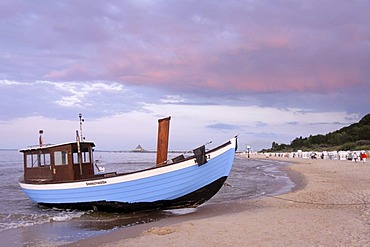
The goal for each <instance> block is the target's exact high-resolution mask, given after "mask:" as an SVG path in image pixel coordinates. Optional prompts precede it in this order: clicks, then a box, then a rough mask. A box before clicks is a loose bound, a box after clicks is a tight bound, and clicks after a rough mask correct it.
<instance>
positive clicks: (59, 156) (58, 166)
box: [53, 151, 73, 181]
mask: <svg viewBox="0 0 370 247" xmlns="http://www.w3.org/2000/svg"><path fill="white" fill-rule="evenodd" d="M69 156H72V154H71V153H70V152H68V151H54V166H53V178H54V181H66V180H73V166H72V158H71V157H69Z"/></svg>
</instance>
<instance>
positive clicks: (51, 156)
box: [19, 114, 237, 212]
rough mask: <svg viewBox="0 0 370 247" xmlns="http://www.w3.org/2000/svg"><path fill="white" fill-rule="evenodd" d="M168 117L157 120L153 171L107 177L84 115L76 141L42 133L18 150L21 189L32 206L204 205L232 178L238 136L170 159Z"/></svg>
mask: <svg viewBox="0 0 370 247" xmlns="http://www.w3.org/2000/svg"><path fill="white" fill-rule="evenodd" d="M170 119H171V118H170V117H167V118H163V119H159V120H158V139H157V157H156V163H155V164H153V167H151V168H148V169H143V170H138V171H134V172H129V173H117V172H108V173H106V172H104V171H103V170H102V169H101V167H99V166H97V164H96V163H94V158H93V154H94V152H93V151H94V147H95V144H94V143H93V142H90V141H85V138H84V137H83V136H82V121H83V119H82V118H81V114H80V133H79V132H78V131H76V140H75V141H72V142H67V143H62V144H58V145H50V144H49V145H46V144H44V143H43V138H42V134H43V133H42V131H40V138H39V145H37V146H31V147H28V148H25V149H21V150H20V152H22V153H23V156H24V176H23V177H22V178H21V179H20V180H19V185H20V187H21V188H22V190H23V191H24V193H25V194H26V195H27V196H28V197H29V198H30V199H31V200H32V201H33V202H34V203H36V204H39V205H43V206H47V207H56V208H64V209H80V210H96V211H105V212H112V211H114V212H134V211H146V210H162V209H175V208H182V207H196V206H198V205H201V204H202V203H204V202H206V201H207V200H209V199H210V198H211V197H212V196H214V195H215V194H216V193H217V192H218V191H219V190H220V188H221V187H222V185H223V184H224V182H225V180H226V179H227V177H228V176H229V173H230V170H231V168H232V165H233V160H234V154H235V151H236V149H237V137H233V138H231V139H230V140H228V141H227V142H225V143H224V144H222V145H220V146H218V147H216V148H213V149H211V150H206V149H205V145H202V146H200V147H198V148H196V149H194V150H193V151H192V152H191V154H190V155H189V154H188V155H184V154H181V155H179V156H177V157H175V158H173V159H169V160H168V159H167V154H168V139H169V138H168V137H169V123H170ZM153 163H154V162H153Z"/></svg>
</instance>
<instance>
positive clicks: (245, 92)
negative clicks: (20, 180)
mask: <svg viewBox="0 0 370 247" xmlns="http://www.w3.org/2000/svg"><path fill="white" fill-rule="evenodd" d="M369 11H370V1H366V0H353V1H347V0H300V1H293V0H284V1H283V0H281V1H280V0H258V1H256V0H239V1H238V0H229V1H207V0H201V1H199V0H177V1H176V0H175V1H162V0H131V1H129V0H127V1H121V0H117V1H112V0H104V1H103V0H96V1H90V0H64V1H58V0H54V1H45V0H33V1H28V0H24V1H22V0H0V92H1V97H0V109H1V110H0V112H1V114H0V136H1V138H0V148H24V147H27V146H29V145H34V144H37V142H38V131H39V129H43V130H44V135H43V137H44V141H45V143H59V142H68V141H74V140H75V133H76V130H79V127H80V125H79V118H78V114H79V113H82V115H83V118H84V120H85V121H84V122H83V136H85V138H86V140H89V141H94V142H95V144H96V146H97V147H96V148H97V149H99V150H131V149H134V148H135V147H136V146H137V145H139V144H140V145H141V146H142V147H143V148H145V149H148V150H155V148H156V145H157V129H158V119H160V118H164V117H167V116H171V124H170V143H169V148H170V149H172V150H191V149H193V148H194V147H197V146H199V145H203V144H205V143H207V142H209V141H212V144H209V145H208V146H207V148H211V147H214V146H217V145H218V144H222V143H223V142H225V141H227V140H228V139H230V138H232V137H234V136H235V135H238V137H239V150H245V148H246V146H247V145H248V146H251V148H252V150H260V149H262V148H270V147H271V144H272V142H277V143H286V144H289V143H290V142H291V141H292V140H293V139H295V138H297V137H300V136H302V137H307V136H309V135H316V134H326V133H329V132H333V131H335V130H337V129H340V128H342V127H344V126H348V125H350V124H352V123H355V122H358V121H359V120H360V119H361V118H362V117H363V116H365V115H366V114H368V113H369V112H370V97H369V93H370V31H369V24H370V15H369Z"/></svg>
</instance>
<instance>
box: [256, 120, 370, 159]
mask: <svg viewBox="0 0 370 247" xmlns="http://www.w3.org/2000/svg"><path fill="white" fill-rule="evenodd" d="M297 150H302V151H324V150H337V151H339V150H343V151H346V150H370V114H367V115H366V116H364V117H363V118H362V119H361V120H360V121H359V122H358V123H354V124H351V125H350V126H347V127H343V128H341V129H339V130H337V131H334V132H330V133H328V134H326V135H321V134H319V135H310V136H309V137H305V138H302V136H301V137H297V138H295V139H294V140H293V141H292V142H291V143H290V144H289V145H288V144H278V143H276V142H273V143H272V146H271V149H264V150H261V152H291V151H297Z"/></svg>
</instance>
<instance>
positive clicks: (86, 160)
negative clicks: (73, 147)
mask: <svg viewBox="0 0 370 247" xmlns="http://www.w3.org/2000/svg"><path fill="white" fill-rule="evenodd" d="M81 157H82V163H90V153H89V152H88V151H86V152H81ZM79 163H80V159H79V155H78V153H77V152H74V153H73V164H79Z"/></svg>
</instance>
